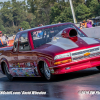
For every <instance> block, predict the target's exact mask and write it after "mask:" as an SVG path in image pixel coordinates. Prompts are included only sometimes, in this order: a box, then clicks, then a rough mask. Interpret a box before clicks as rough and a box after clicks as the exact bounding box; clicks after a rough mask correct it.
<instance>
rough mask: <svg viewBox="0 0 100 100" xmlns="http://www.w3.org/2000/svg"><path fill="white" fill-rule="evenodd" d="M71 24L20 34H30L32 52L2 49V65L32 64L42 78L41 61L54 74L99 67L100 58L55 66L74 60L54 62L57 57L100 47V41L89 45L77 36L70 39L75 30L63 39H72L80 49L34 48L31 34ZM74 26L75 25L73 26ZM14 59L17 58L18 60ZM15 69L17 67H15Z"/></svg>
mask: <svg viewBox="0 0 100 100" xmlns="http://www.w3.org/2000/svg"><path fill="white" fill-rule="evenodd" d="M69 24H71V23H62V24H55V25H48V26H43V27H37V28H32V29H28V30H25V31H22V32H20V35H21V34H22V33H26V32H27V33H28V40H29V44H30V47H31V50H30V51H20V52H19V51H18V52H13V47H4V48H1V49H0V53H1V55H0V63H2V62H5V61H6V63H7V65H8V67H9V64H11V63H13V64H15V63H20V64H21V65H20V66H21V67H27V66H26V65H24V63H30V65H31V67H32V66H35V67H37V69H38V73H39V75H40V76H42V75H41V73H40V68H39V66H38V63H39V61H43V62H45V63H47V65H48V66H49V67H50V68H51V69H54V73H53V74H64V73H69V72H74V71H78V70H83V69H86V68H90V67H96V66H99V65H100V56H96V57H91V58H87V59H83V60H80V61H72V62H69V63H65V64H61V65H57V66H54V62H56V61H62V60H67V59H72V57H71V56H70V57H66V58H61V59H57V60H54V57H55V56H56V55H59V54H64V53H71V52H73V51H78V50H83V49H88V48H92V47H96V46H100V41H99V43H95V44H90V45H88V44H87V43H86V42H85V41H83V40H82V39H81V38H79V37H77V36H74V37H70V35H69V32H70V30H71V29H73V28H69V29H66V33H67V34H66V33H63V34H62V37H64V38H68V39H70V40H71V41H73V42H74V43H76V44H77V45H78V47H76V48H72V49H68V50H65V49H63V48H61V47H58V46H55V45H52V44H44V45H42V46H40V47H38V48H36V49H35V48H34V45H33V39H32V36H31V32H33V31H37V30H41V29H46V28H53V27H56V26H61V25H69ZM72 25H74V24H72ZM75 27H76V26H75ZM76 28H77V27H76ZM80 31H81V30H80ZM82 33H83V32H82ZM83 34H84V35H85V33H83ZM85 36H86V35H85ZM18 46H19V42H18ZM14 58H16V60H15V59H14ZM34 63H35V65H34ZM13 67H15V66H13ZM28 67H30V66H28ZM31 67H30V68H31ZM67 68H68V69H67ZM0 69H1V68H0ZM19 76H20V75H19Z"/></svg>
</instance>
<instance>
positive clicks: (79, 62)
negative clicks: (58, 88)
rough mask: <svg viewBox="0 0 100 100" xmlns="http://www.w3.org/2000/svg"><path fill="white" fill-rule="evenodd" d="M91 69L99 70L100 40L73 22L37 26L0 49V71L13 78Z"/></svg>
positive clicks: (48, 76)
mask: <svg viewBox="0 0 100 100" xmlns="http://www.w3.org/2000/svg"><path fill="white" fill-rule="evenodd" d="M91 67H97V69H99V70H100V40H98V39H95V38H89V37H87V36H86V34H85V33H84V32H82V31H81V30H80V29H79V28H78V27H76V26H75V25H74V24H72V23H60V24H53V25H47V26H42V27H36V28H32V29H28V30H24V31H20V32H18V33H17V34H16V37H15V40H14V45H13V46H10V47H5V48H1V49H0V71H1V72H2V73H3V74H5V75H7V77H8V79H9V80H13V79H14V77H44V78H45V79H47V80H52V79H53V78H54V76H55V75H58V74H65V73H70V72H74V71H78V70H83V69H87V68H91Z"/></svg>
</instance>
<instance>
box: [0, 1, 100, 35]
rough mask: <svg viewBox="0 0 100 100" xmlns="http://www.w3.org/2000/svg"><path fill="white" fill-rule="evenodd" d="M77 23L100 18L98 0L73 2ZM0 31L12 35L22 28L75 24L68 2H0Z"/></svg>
mask: <svg viewBox="0 0 100 100" xmlns="http://www.w3.org/2000/svg"><path fill="white" fill-rule="evenodd" d="M72 2H73V7H74V11H75V16H76V19H77V22H80V21H83V20H86V19H90V18H93V17H96V16H100V3H99V2H98V0H87V1H86V2H85V0H72ZM0 8H1V9H0V31H3V33H4V34H8V35H12V34H16V33H17V32H18V31H19V28H20V27H23V28H24V29H29V28H33V27H37V26H38V25H39V24H43V25H48V24H54V23H58V22H73V17H72V13H71V8H70V4H69V1H67V0H27V3H26V1H25V0H24V1H16V0H11V1H7V2H0Z"/></svg>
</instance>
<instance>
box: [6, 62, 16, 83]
mask: <svg viewBox="0 0 100 100" xmlns="http://www.w3.org/2000/svg"><path fill="white" fill-rule="evenodd" d="M4 70H5V74H6V76H7V78H8V79H9V80H10V81H13V79H14V78H13V76H12V75H11V74H10V72H9V70H8V66H7V64H4Z"/></svg>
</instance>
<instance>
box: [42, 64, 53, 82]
mask: <svg viewBox="0 0 100 100" xmlns="http://www.w3.org/2000/svg"><path fill="white" fill-rule="evenodd" d="M43 75H44V77H45V79H46V80H48V81H50V80H54V75H52V74H51V72H50V69H49V67H48V65H47V64H46V63H45V62H44V64H43Z"/></svg>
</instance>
